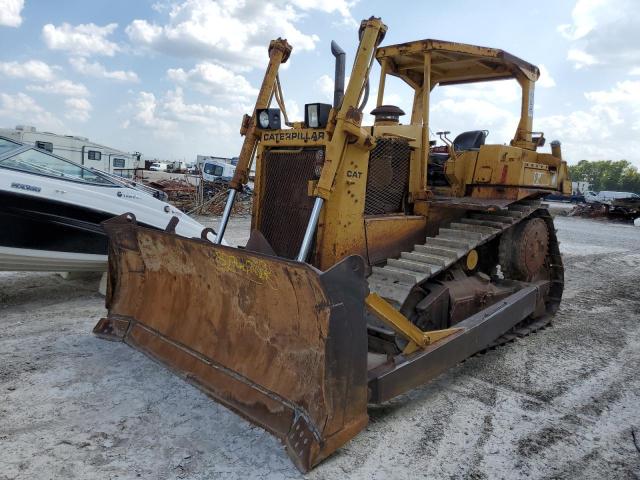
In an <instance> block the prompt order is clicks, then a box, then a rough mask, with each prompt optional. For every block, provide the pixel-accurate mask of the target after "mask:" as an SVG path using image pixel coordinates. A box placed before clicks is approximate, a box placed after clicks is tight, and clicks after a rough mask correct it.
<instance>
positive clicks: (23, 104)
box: [0, 93, 63, 130]
mask: <svg viewBox="0 0 640 480" xmlns="http://www.w3.org/2000/svg"><path fill="white" fill-rule="evenodd" d="M0 118H4V119H6V121H11V122H14V123H16V124H20V123H23V124H26V125H35V126H36V127H37V128H39V129H45V130H60V129H62V128H63V125H62V122H61V121H60V120H58V119H57V118H56V117H54V116H53V115H52V114H51V113H50V112H48V111H46V110H45V109H44V108H42V107H41V106H40V105H39V104H38V102H36V101H35V100H34V99H33V98H31V97H30V96H29V95H26V94H24V93H17V94H15V95H9V94H6V93H0Z"/></svg>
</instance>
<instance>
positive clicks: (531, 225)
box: [499, 218, 549, 282]
mask: <svg viewBox="0 0 640 480" xmlns="http://www.w3.org/2000/svg"><path fill="white" fill-rule="evenodd" d="M548 255H549V231H548V229H547V224H546V222H545V221H544V220H543V219H541V218H532V219H529V220H525V221H524V222H521V223H520V224H518V225H516V226H515V227H514V228H512V229H511V230H509V231H507V232H505V234H504V235H503V236H502V238H501V239H500V249H499V256H500V267H501V268H502V272H503V273H504V276H505V278H509V279H512V280H522V281H525V282H533V281H537V280H544V279H545V278H548V268H547V266H548V259H547V257H548Z"/></svg>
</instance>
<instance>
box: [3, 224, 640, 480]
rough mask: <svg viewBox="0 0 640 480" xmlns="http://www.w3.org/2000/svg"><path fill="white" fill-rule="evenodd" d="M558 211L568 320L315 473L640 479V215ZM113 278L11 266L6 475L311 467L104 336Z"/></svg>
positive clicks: (459, 375)
mask: <svg viewBox="0 0 640 480" xmlns="http://www.w3.org/2000/svg"><path fill="white" fill-rule="evenodd" d="M247 225H248V222H247V221H246V220H242V221H240V222H237V223H236V225H234V228H233V229H232V231H231V232H230V234H231V236H230V238H231V239H234V240H236V241H239V240H240V239H241V238H242V237H243V236H245V235H246V229H247ZM556 226H557V228H558V235H559V238H560V241H561V242H562V245H561V248H562V251H563V253H564V260H565V264H566V272H567V273H566V277H567V285H566V290H565V295H564V301H563V304H562V307H561V309H560V312H559V313H558V315H557V317H556V321H555V325H554V326H553V327H552V328H548V329H546V330H543V331H541V332H538V333H536V334H533V335H531V336H529V337H527V338H524V339H520V340H518V341H516V342H514V343H511V344H508V345H506V346H504V347H501V348H499V349H497V350H494V351H491V352H490V353H488V354H485V355H479V356H475V357H473V358H471V359H469V360H467V361H466V362H464V363H463V364H461V365H459V366H457V367H456V368H454V369H452V370H450V371H449V372H448V373H446V374H444V375H442V376H441V377H439V378H438V379H437V380H436V381H435V382H433V383H431V384H430V385H427V386H425V387H422V388H419V389H417V390H414V391H413V392H411V393H410V394H409V395H406V396H404V397H401V398H399V399H397V400H396V401H393V402H391V403H390V404H388V405H385V406H383V407H380V408H375V409H371V410H370V411H369V414H370V417H371V422H370V424H369V426H368V427H367V429H366V430H365V431H363V432H362V433H361V434H360V435H359V436H358V437H357V438H356V439H354V440H352V441H351V442H350V443H348V444H347V445H346V446H345V447H343V448H342V449H340V450H339V451H338V452H337V453H336V454H335V455H333V456H332V457H331V458H330V459H329V460H327V461H326V462H324V463H323V464H322V465H320V466H319V467H318V468H317V469H316V470H314V471H313V472H312V473H311V474H309V475H307V477H306V478H309V479H335V478H347V477H348V478H361V479H368V478H379V479H390V478H398V479H400V478H402V479H404V478H427V477H428V478H474V479H481V478H492V479H493V478H509V479H511V478H594V479H596V478H597V479H601V478H640V371H639V368H638V367H639V365H640V228H637V227H633V226H625V225H618V224H611V223H605V222H601V221H591V220H585V219H580V218H566V217H558V218H557V220H556ZM97 283H98V279H97V278H91V279H83V280H63V279H62V278H60V277H59V276H57V275H54V274H39V273H7V272H5V273H0V479H2V480H4V479H14V478H20V479H34V478H38V479H40V478H42V479H48V478H194V479H205V478H206V479H212V478H231V479H234V478H242V479H244V478H260V479H279V478H301V477H302V476H301V475H300V474H299V473H298V472H297V471H296V470H295V468H294V467H293V466H292V464H291V463H290V462H289V460H288V458H287V456H286V454H285V453H284V450H283V448H282V446H281V445H280V444H279V442H278V441H277V440H276V439H274V438H272V437H271V436H270V435H268V434H267V433H265V432H264V431H263V430H261V429H260V428H257V427H253V426H251V425H250V424H249V423H247V422H245V421H243V420H242V419H240V418H239V417H237V416H236V415H234V414H232V413H230V412H229V411H228V410H226V409H225V408H223V407H221V406H218V405H216V404H215V403H213V402H212V401H211V400H209V399H208V398H207V397H206V396H205V395H203V394H202V393H201V392H200V391H198V390H197V389H195V388H194V387H192V386H190V385H188V384H187V383H185V382H183V381H182V380H180V379H179V378H177V377H175V376H174V375H172V374H170V373H168V372H167V371H166V370H165V369H164V368H162V367H161V366H159V365H158V364H156V363H154V362H153V361H151V360H149V359H148V358H146V357H145V356H144V355H142V354H140V353H137V352H135V351H133V350H132V349H130V348H129V347H127V346H125V345H123V344H118V343H111V342H105V341H103V340H99V339H97V338H95V337H93V336H92V335H91V333H90V332H91V328H92V327H93V325H94V324H95V323H96V321H97V320H98V318H100V316H101V315H103V314H104V308H103V301H104V300H103V298H101V297H100V296H99V295H98V294H97V293H96V291H97ZM634 437H635V443H634Z"/></svg>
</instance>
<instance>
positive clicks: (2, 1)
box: [0, 0, 24, 27]
mask: <svg viewBox="0 0 640 480" xmlns="http://www.w3.org/2000/svg"><path fill="white" fill-rule="evenodd" d="M23 8H24V0H0V26H4V27H19V26H20V25H21V24H22V16H21V13H22V9H23Z"/></svg>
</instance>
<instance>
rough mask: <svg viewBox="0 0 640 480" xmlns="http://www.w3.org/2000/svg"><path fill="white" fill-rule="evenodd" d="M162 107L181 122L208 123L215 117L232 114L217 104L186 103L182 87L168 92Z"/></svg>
mask: <svg viewBox="0 0 640 480" xmlns="http://www.w3.org/2000/svg"><path fill="white" fill-rule="evenodd" d="M162 107H163V109H164V110H165V112H166V113H167V115H169V116H170V117H172V118H174V119H176V120H178V121H181V122H192V123H202V124H207V123H210V122H211V121H212V120H213V119H214V118H215V117H221V116H227V115H229V114H230V112H229V111H228V110H226V109H224V108H220V107H218V106H215V105H206V104H200V103H191V104H188V103H185V101H184V94H183V92H182V89H181V88H180V87H178V88H176V89H175V90H170V91H168V92H167V94H166V95H165V97H164V103H163V106H162Z"/></svg>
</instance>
